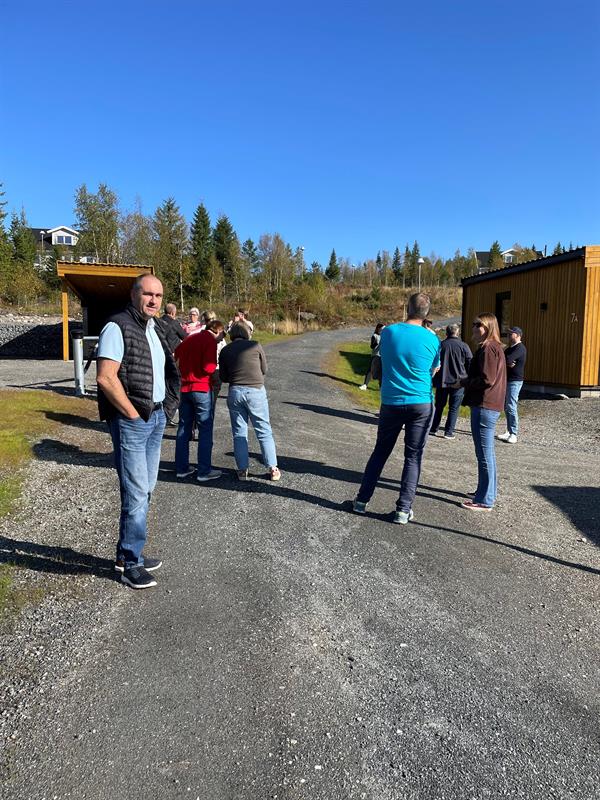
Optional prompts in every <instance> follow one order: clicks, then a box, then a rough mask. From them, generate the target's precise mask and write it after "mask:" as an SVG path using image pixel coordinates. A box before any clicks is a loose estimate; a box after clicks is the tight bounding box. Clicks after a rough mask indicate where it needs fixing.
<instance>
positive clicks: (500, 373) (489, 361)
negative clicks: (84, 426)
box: [462, 313, 506, 511]
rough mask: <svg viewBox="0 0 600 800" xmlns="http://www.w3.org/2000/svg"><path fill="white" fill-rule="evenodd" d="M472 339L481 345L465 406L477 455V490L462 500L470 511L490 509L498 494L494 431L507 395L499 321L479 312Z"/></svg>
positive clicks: (471, 367)
mask: <svg viewBox="0 0 600 800" xmlns="http://www.w3.org/2000/svg"><path fill="white" fill-rule="evenodd" d="M473 341H474V342H475V343H476V344H477V345H479V347H478V348H477V350H476V351H475V354H474V356H473V360H472V361H471V364H470V365H469V371H468V373H467V377H466V379H465V380H464V381H463V382H462V383H463V385H464V387H465V396H464V399H463V405H465V406H470V407H471V433H472V434H473V443H474V445H475V455H476V456H477V470H478V480H477V490H476V491H475V496H474V497H473V499H472V500H467V501H466V502H464V503H462V506H463V508H468V509H469V510H471V511H491V510H492V508H493V507H494V503H495V502H496V496H497V494H498V476H497V472H496V451H495V449H494V434H495V430H496V423H497V422H498V417H499V416H500V412H501V411H502V409H503V408H504V397H505V395H506V359H505V357H504V350H503V348H502V343H501V340H500V330H499V328H498V320H497V319H496V317H495V316H494V315H493V314H488V313H484V314H479V315H478V316H477V317H476V318H475V320H474V322H473Z"/></svg>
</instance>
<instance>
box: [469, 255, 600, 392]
mask: <svg viewBox="0 0 600 800" xmlns="http://www.w3.org/2000/svg"><path fill="white" fill-rule="evenodd" d="M462 286H463V304H462V330H463V336H464V338H465V340H466V341H467V342H468V341H469V337H470V335H471V325H472V323H473V320H474V319H475V318H476V317H477V315H478V314H482V313H483V312H484V311H489V312H491V313H493V314H495V315H496V317H497V318H498V322H499V324H500V327H501V330H502V334H503V335H505V334H506V332H507V331H508V328H510V327H511V326H513V325H517V326H518V327H519V328H522V329H523V342H524V344H525V346H526V347H527V364H526V367H525V385H526V387H527V388H528V389H530V390H533V391H538V392H542V393H543V392H548V393H563V394H567V395H570V396H572V397H583V396H591V395H597V394H600V246H597V245H592V246H586V247H579V248H577V249H576V250H570V251H569V252H568V253H562V254H561V255H556V256H548V257H547V258H538V259H536V260H535V261H528V262H526V263H525V264H515V265H514V266H511V267H506V268H504V269H498V270H494V271H493V272H485V273H482V274H480V275H473V276H471V277H470V278H465V279H464V280H463V281H462Z"/></svg>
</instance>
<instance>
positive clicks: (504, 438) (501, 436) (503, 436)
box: [498, 431, 511, 442]
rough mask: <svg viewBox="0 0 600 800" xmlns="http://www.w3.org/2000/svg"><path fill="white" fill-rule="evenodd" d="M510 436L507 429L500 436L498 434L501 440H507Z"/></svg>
mask: <svg viewBox="0 0 600 800" xmlns="http://www.w3.org/2000/svg"><path fill="white" fill-rule="evenodd" d="M510 437H511V434H510V432H509V431H506V433H502V434H501V435H500V436H498V439H499V440H500V441H501V442H508V440H509V439H510Z"/></svg>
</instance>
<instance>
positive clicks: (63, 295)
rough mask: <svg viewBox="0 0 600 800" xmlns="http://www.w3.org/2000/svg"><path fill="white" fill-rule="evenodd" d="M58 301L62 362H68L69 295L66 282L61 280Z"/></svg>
mask: <svg viewBox="0 0 600 800" xmlns="http://www.w3.org/2000/svg"><path fill="white" fill-rule="evenodd" d="M60 299H61V305H62V328H63V337H62V338H63V361H68V360H69V295H68V294H67V282H66V281H65V280H64V279H63V280H61V282H60Z"/></svg>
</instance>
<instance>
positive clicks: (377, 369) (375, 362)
mask: <svg viewBox="0 0 600 800" xmlns="http://www.w3.org/2000/svg"><path fill="white" fill-rule="evenodd" d="M384 328H385V325H384V324H383V323H382V322H378V323H377V325H376V326H375V330H374V331H373V333H372V334H371V363H370V364H369V369H368V370H367V374H366V375H365V379H364V381H363V382H362V384H361V385H360V386H359V387H358V388H359V389H360V390H361V392H366V391H367V387H368V386H369V384H370V383H371V381H372V380H373V378H374V379H375V380H376V381H379V388H380V389H381V356H380V355H379V345H380V342H381V331H382V330H383V329H384Z"/></svg>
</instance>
